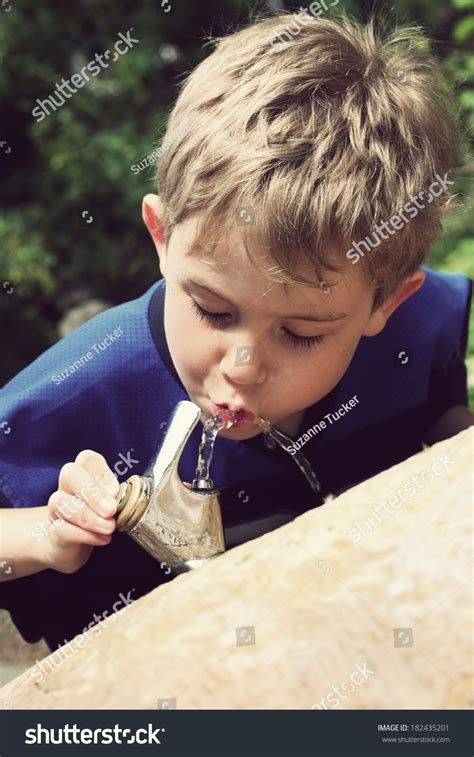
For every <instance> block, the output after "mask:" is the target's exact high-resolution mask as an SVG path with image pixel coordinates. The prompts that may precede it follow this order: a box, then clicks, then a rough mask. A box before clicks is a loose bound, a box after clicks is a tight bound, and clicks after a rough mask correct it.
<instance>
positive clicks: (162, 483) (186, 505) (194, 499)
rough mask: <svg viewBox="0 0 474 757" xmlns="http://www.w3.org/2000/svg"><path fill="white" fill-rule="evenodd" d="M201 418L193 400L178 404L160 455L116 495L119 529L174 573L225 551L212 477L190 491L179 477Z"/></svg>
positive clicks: (200, 481)
mask: <svg viewBox="0 0 474 757" xmlns="http://www.w3.org/2000/svg"><path fill="white" fill-rule="evenodd" d="M200 417H201V409H200V408H199V407H198V406H197V405H196V404H194V402H189V401H188V400H182V401H181V402H178V404H177V405H176V407H175V408H174V410H173V412H172V414H171V417H170V420H169V422H168V428H167V431H166V434H165V438H164V440H163V442H162V444H161V447H160V449H159V452H158V454H157V456H156V459H155V460H153V461H152V462H151V464H150V466H149V468H148V470H147V472H146V473H145V474H144V475H143V476H131V477H130V478H129V479H127V481H125V482H124V483H122V484H121V485H120V490H119V493H118V495H117V500H118V505H117V528H118V530H119V531H125V532H127V533H128V534H129V535H130V536H131V537H132V538H133V539H134V540H135V541H136V542H138V544H140V545H141V546H142V547H143V548H144V549H146V551H147V552H149V553H150V554H151V555H152V556H153V557H154V558H155V559H156V560H160V561H162V562H163V563H164V564H166V566H168V567H169V568H170V569H171V570H172V571H174V572H176V573H184V572H186V571H189V570H193V569H194V568H198V567H200V566H201V565H203V564H204V563H205V562H207V561H208V560H210V559H211V558H213V557H217V555H219V554H221V553H222V552H224V551H225V540H224V531H223V528H222V516H221V506H220V501H219V492H218V490H217V489H216V488H215V487H214V484H213V482H212V481H211V480H210V479H195V480H194V481H193V487H192V489H187V488H186V486H185V485H184V484H183V482H182V481H181V480H180V478H179V476H178V465H179V461H180V458H181V454H182V452H183V450H184V447H185V444H186V442H187V441H188V439H189V437H190V435H191V433H192V431H193V429H194V427H195V426H196V424H197V423H198V421H199V419H200Z"/></svg>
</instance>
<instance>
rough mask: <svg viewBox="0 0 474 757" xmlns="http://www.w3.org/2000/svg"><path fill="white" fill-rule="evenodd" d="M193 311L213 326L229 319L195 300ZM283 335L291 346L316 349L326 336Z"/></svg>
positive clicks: (225, 314)
mask: <svg viewBox="0 0 474 757" xmlns="http://www.w3.org/2000/svg"><path fill="white" fill-rule="evenodd" d="M191 302H192V306H193V309H194V311H195V313H196V314H197V316H198V317H199V318H200V319H201V320H205V321H208V322H209V323H213V324H221V325H222V322H223V321H225V320H226V318H227V317H228V314H227V313H210V312H209V311H208V310H204V308H202V307H201V306H200V305H198V304H197V302H195V301H194V300H193V299H191ZM283 333H284V335H285V338H286V339H288V341H289V342H291V344H293V345H294V346H295V347H306V348H309V347H314V346H315V345H316V344H321V343H322V342H324V336H320V335H319V336H297V335H296V334H293V333H292V332H291V331H288V329H285V328H283Z"/></svg>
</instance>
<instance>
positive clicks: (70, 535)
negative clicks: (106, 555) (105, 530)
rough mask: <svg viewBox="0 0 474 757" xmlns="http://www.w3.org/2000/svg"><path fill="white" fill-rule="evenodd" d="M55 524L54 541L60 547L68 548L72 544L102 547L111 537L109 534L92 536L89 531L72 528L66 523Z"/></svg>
mask: <svg viewBox="0 0 474 757" xmlns="http://www.w3.org/2000/svg"><path fill="white" fill-rule="evenodd" d="M54 523H55V524H56V531H55V533H56V540H57V542H58V544H59V545H60V546H62V547H68V546H71V545H73V544H88V545H90V546H92V547H104V546H105V545H107V544H110V542H111V540H112V536H111V535H110V534H108V535H107V534H94V533H92V532H91V531H84V529H82V528H79V527H78V526H74V525H73V524H72V523H67V522H66V521H64V520H63V521H59V522H58V521H57V520H56V521H54Z"/></svg>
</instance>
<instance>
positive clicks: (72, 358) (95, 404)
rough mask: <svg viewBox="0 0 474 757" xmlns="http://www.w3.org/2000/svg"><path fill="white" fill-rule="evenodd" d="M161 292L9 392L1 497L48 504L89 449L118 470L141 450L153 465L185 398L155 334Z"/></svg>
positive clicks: (46, 359)
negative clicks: (163, 430)
mask: <svg viewBox="0 0 474 757" xmlns="http://www.w3.org/2000/svg"><path fill="white" fill-rule="evenodd" d="M161 285H162V280H160V281H158V282H155V283H154V284H153V285H152V286H151V287H150V288H149V289H148V290H147V291H146V292H145V293H144V294H143V295H141V296H140V297H138V298H136V299H135V300H131V301H129V302H125V303H123V304H121V305H117V306H115V307H113V308H110V309H109V310H106V311H104V312H103V313H100V314H99V315H96V316H94V317H93V318H91V319H90V320H89V321H87V322H86V323H84V324H83V325H82V326H80V327H79V328H78V329H76V330H75V331H73V332H71V333H70V334H68V335H67V336H66V337H64V338H63V339H61V340H60V341H59V342H57V343H56V344H54V345H53V346H52V347H50V348H49V349H48V350H46V352H44V353H43V354H42V355H40V356H39V357H38V358H37V359H36V360H35V361H33V363H31V364H30V365H28V366H27V367H26V368H25V369H24V370H22V371H21V372H20V373H19V374H18V375H17V376H15V377H14V378H13V379H12V380H11V381H10V382H8V383H7V384H6V385H5V386H4V387H3V389H2V392H1V396H0V415H1V417H2V418H5V419H6V420H7V422H8V424H9V427H10V429H11V431H10V433H9V435H8V436H6V435H1V437H0V489H1V490H2V491H3V492H4V493H5V494H6V496H7V498H8V499H9V500H10V502H12V503H13V504H14V505H15V506H20V507H22V506H28V505H31V503H32V502H37V504H40V503H42V502H41V498H43V499H44V496H45V495H46V492H48V491H52V487H54V482H55V480H57V475H58V471H59V469H60V468H61V467H62V465H63V464H64V463H65V462H68V461H71V460H74V459H75V457H76V455H77V454H78V453H79V452H80V451H81V450H83V449H93V450H95V451H97V452H100V453H102V454H103V455H104V456H105V457H106V459H107V460H109V461H111V462H112V463H113V462H114V461H116V460H119V459H121V456H122V455H125V456H126V455H127V453H128V452H129V451H130V449H131V448H132V447H134V451H132V455H133V456H134V457H135V458H138V459H139V460H140V463H141V464H144V463H145V462H146V458H147V457H148V456H149V455H150V454H151V447H152V445H153V444H156V435H157V432H156V429H160V423H162V422H163V420H166V419H167V416H168V413H169V408H170V407H173V406H174V404H176V401H177V399H182V397H181V396H178V395H180V392H181V389H180V386H179V385H177V384H176V382H175V380H174V379H173V377H172V376H170V374H169V371H168V369H167V367H166V365H165V363H164V361H163V359H162V357H161V355H160V352H159V350H158V349H157V346H156V343H155V341H154V338H153V334H152V329H151V317H150V304H151V302H152V301H153V295H154V293H155V292H156V291H157V290H159V288H160V286H161ZM152 437H153V438H152ZM134 472H136V471H134Z"/></svg>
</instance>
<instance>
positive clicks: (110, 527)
mask: <svg viewBox="0 0 474 757" xmlns="http://www.w3.org/2000/svg"><path fill="white" fill-rule="evenodd" d="M118 490H119V482H118V480H117V478H116V476H115V474H114V473H113V472H112V471H111V470H110V468H109V467H108V465H107V462H106V460H105V458H104V457H103V456H102V455H99V454H98V453H97V452H93V451H92V450H83V451H82V452H80V453H79V454H78V456H77V457H76V460H75V462H74V463H66V465H64V466H63V467H62V468H61V471H60V474H59V483H58V489H57V491H55V492H54V493H53V494H52V495H51V497H50V498H49V500H48V506H47V511H48V515H49V517H50V519H51V521H52V523H53V528H52V530H51V532H50V533H49V534H48V539H47V540H46V542H47V544H45V549H46V554H45V562H46V564H47V567H49V568H53V569H54V570H58V571H60V572H61V573H74V572H75V571H76V570H79V568H81V567H82V566H83V565H84V564H85V563H86V562H87V560H88V559H89V557H90V554H91V552H92V548H93V547H101V546H103V545H105V544H109V543H110V541H111V539H112V532H113V531H114V530H115V519H114V517H113V516H114V515H115V513H116V510H117V502H116V500H115V499H114V497H116V495H117V494H118Z"/></svg>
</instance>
